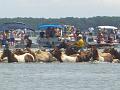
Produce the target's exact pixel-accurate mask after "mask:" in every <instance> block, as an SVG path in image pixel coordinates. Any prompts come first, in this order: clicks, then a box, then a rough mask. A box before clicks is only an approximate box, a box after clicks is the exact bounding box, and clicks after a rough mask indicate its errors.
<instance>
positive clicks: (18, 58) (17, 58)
mask: <svg viewBox="0 0 120 90" xmlns="http://www.w3.org/2000/svg"><path fill="white" fill-rule="evenodd" d="M5 57H7V58H8V63H12V62H34V61H35V59H34V57H33V55H31V54H30V53H25V54H22V55H16V54H14V53H13V52H12V51H11V50H9V49H5V50H4V51H3V54H2V55H1V59H4V58H5Z"/></svg>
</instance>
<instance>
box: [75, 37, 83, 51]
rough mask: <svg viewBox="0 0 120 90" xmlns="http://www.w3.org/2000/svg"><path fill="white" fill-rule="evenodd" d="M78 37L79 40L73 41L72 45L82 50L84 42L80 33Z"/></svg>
mask: <svg viewBox="0 0 120 90" xmlns="http://www.w3.org/2000/svg"><path fill="white" fill-rule="evenodd" d="M78 38H79V40H78V41H77V42H75V44H74V45H75V46H76V47H77V48H78V50H80V51H83V48H84V46H85V42H84V40H83V38H82V35H79V36H78Z"/></svg>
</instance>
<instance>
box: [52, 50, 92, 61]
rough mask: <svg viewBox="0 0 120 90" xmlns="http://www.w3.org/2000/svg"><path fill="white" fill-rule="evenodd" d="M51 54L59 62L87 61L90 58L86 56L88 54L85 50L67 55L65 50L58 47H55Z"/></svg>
mask: <svg viewBox="0 0 120 90" xmlns="http://www.w3.org/2000/svg"><path fill="white" fill-rule="evenodd" d="M52 54H53V56H54V57H55V58H57V60H58V61H60V62H87V61H89V60H90V59H89V56H88V55H89V54H87V53H86V52H83V53H77V54H73V55H69V56H68V55H67V54H66V53H65V52H62V51H61V50H60V49H58V48H55V49H54V50H53V52H52Z"/></svg>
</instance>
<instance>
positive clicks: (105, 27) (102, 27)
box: [98, 26, 118, 30]
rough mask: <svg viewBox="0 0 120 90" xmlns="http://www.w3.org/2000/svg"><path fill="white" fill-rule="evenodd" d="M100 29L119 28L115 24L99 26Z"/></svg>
mask: <svg viewBox="0 0 120 90" xmlns="http://www.w3.org/2000/svg"><path fill="white" fill-rule="evenodd" d="M98 28H99V29H113V30H114V29H118V28H117V27H114V26H98Z"/></svg>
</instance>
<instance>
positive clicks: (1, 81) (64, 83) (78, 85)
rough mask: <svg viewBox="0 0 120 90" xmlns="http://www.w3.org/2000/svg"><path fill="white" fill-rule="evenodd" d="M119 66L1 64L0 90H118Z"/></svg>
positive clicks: (119, 80)
mask: <svg viewBox="0 0 120 90" xmlns="http://www.w3.org/2000/svg"><path fill="white" fill-rule="evenodd" d="M119 88H120V64H80V63H63V64H61V63H49V64H40V63H38V64H36V63H30V64H23V63H22V64H17V63H16V64H15V63H14V64H7V63H6V64H5V63H3V64H0V90H119Z"/></svg>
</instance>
